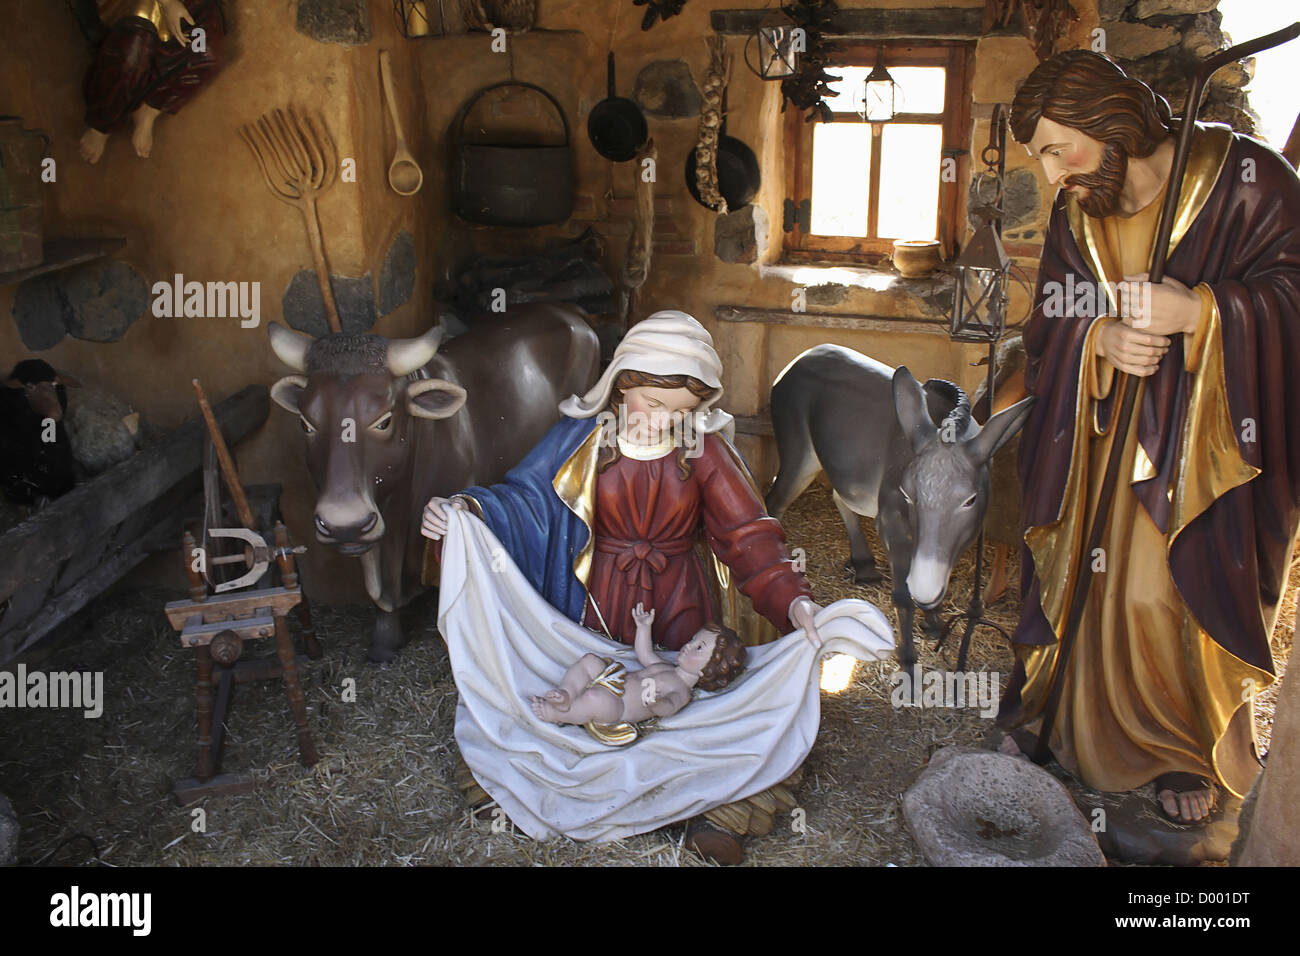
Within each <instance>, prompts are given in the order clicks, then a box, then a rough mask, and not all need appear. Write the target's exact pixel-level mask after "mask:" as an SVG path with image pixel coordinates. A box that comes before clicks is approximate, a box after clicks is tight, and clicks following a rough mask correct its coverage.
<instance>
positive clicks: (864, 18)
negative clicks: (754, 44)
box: [709, 7, 984, 40]
mask: <svg viewBox="0 0 1300 956" xmlns="http://www.w3.org/2000/svg"><path fill="white" fill-rule="evenodd" d="M769 13H771V10H770V9H768V8H764V9H761V10H753V9H746V10H714V11H712V12H711V14H710V17H709V21H710V25H711V26H712V27H713V29H714V31H715V32H717V33H725V34H731V35H733V36H736V35H744V34H751V33H754V32H755V31H757V30H758V25H759V24H760V23H761V22H762V20H763V18H764V17H765V16H767V15H768V14H769ZM824 32H825V33H826V35H827V36H835V37H842V36H860V37H870V38H872V39H893V38H900V37H902V38H909V39H910V38H925V39H931V38H934V39H939V38H943V39H952V40H974V39H977V38H979V37H980V36H983V35H984V10H983V8H982V7H928V8H925V9H920V10H894V9H888V10H872V9H867V10H840V11H838V12H837V13H836V14H835V17H834V19H833V20H832V21H831V25H830V28H829V29H827V30H825V31H824Z"/></svg>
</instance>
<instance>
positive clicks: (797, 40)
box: [745, 10, 808, 80]
mask: <svg viewBox="0 0 1300 956" xmlns="http://www.w3.org/2000/svg"><path fill="white" fill-rule="evenodd" d="M755 42H756V43H757V44H758V65H757V66H755V65H754V63H753V62H752V61H751V60H750V54H749V49H750V45H751V44H752V43H755ZM807 42H808V41H807V33H806V31H805V30H804V29H803V27H799V26H796V25H795V22H794V21H793V20H791V19H790V17H789V16H788V15H787V14H786V13H785V12H784V11H782V10H774V11H773V12H772V13H769V14H768V15H767V16H766V17H764V18H763V20H762V22H761V23H760V24H759V26H758V29H757V30H756V31H755V32H754V33H752V34H750V37H749V39H748V40H746V41H745V65H746V66H748V67H749V69H750V72H751V73H753V74H754V75H755V76H758V77H760V78H762V79H764V80H784V79H785V78H786V77H790V76H794V75H795V74H796V73H798V72H799V54H800V53H804V52H806V50H807V47H806V44H807Z"/></svg>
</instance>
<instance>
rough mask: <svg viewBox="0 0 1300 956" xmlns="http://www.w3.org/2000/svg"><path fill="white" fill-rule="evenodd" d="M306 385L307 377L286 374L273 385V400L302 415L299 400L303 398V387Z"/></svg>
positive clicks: (282, 406) (284, 407)
mask: <svg viewBox="0 0 1300 956" xmlns="http://www.w3.org/2000/svg"><path fill="white" fill-rule="evenodd" d="M306 387H307V379H306V378H304V377H303V376H301V375H286V376H285V377H284V378H282V379H280V381H278V382H276V383H275V384H274V385H272V386H271V401H273V402H275V404H277V405H279V406H280V407H281V408H283V409H285V410H287V411H290V412H293V413H294V414H295V415H301V414H302V413H301V412H300V411H299V410H298V402H299V401H301V400H302V393H303V389H305V388H306Z"/></svg>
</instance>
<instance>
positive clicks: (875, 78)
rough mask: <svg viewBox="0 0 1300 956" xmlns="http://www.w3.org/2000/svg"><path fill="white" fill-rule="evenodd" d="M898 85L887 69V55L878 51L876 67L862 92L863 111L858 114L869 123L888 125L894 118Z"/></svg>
mask: <svg viewBox="0 0 1300 956" xmlns="http://www.w3.org/2000/svg"><path fill="white" fill-rule="evenodd" d="M897 91H898V85H897V84H896V83H895V82H894V78H893V77H892V76H890V75H889V71H888V70H887V69H885V53H884V51H883V50H879V49H878V50H876V65H875V66H874V67H872V69H871V72H870V73H868V74H867V80H866V84H865V86H864V89H863V91H862V111H861V112H860V113H859V114H858V115H859V116H861V117H862V118H863V119H864V120H866V121H867V122H868V123H888V122H889V121H890V120H892V119H893V118H894V95H895V94H896V93H897Z"/></svg>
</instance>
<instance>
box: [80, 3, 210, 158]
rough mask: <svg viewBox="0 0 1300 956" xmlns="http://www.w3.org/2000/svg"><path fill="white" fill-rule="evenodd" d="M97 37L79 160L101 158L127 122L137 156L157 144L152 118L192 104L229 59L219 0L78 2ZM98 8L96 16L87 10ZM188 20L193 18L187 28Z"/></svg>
mask: <svg viewBox="0 0 1300 956" xmlns="http://www.w3.org/2000/svg"><path fill="white" fill-rule="evenodd" d="M80 3H81V5H82V6H83V7H85V8H86V9H85V10H81V11H78V12H79V15H80V19H81V20H82V21H83V23H85V22H87V21H90V22H94V20H95V19H97V20H98V27H99V29H98V33H99V40H98V43H97V45H96V48H95V52H94V56H93V58H92V60H91V63H90V67H89V69H87V71H86V78H85V81H84V83H83V84H82V94H83V96H84V98H85V101H86V131H85V132H84V133H83V134H82V136H81V148H80V151H81V158H82V159H84V160H85V161H86V162H88V163H97V162H99V159H100V157H101V156H103V154H104V147H105V145H106V144H107V142H108V137H109V135H110V134H111V133H113V132H114V131H115V130H117V129H118V128H120V127H122V126H124V125H125V124H126V123H127V121H130V123H131V125H132V132H131V145H132V146H133V147H134V148H135V152H136V155H137V156H140V157H143V158H147V157H148V156H149V154H150V152H151V151H152V150H153V127H154V121H155V120H156V119H157V118H158V116H159V114H161V113H175V112H176V111H177V110H179V109H180V108H181V107H182V106H184V105H185V104H186V103H188V102H189V101H190V100H191V99H192V98H193V96H194V94H195V93H197V92H198V91H199V90H200V89H201V88H202V87H203V86H205V85H207V83H208V82H210V81H211V79H212V77H213V76H214V75H215V74H216V73H217V71H218V70H219V69H220V68H221V67H222V65H223V63H224V57H223V51H224V46H225V32H226V28H225V19H224V16H223V14H222V10H221V3H220V0H187V2H186V3H182V2H181V0H93V3H92V2H91V0H80ZM91 6H93V7H94V17H93V18H92V17H91V16H90V10H89V8H90V7H91ZM186 24H189V26H188V27H187V26H186Z"/></svg>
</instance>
